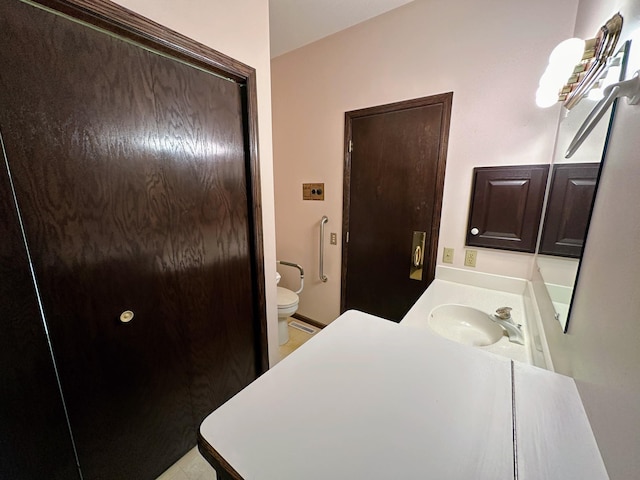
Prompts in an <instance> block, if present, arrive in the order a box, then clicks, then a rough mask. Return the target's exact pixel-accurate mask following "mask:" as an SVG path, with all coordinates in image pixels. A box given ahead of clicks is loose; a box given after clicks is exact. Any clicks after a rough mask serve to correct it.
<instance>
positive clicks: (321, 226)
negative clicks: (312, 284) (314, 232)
mask: <svg viewBox="0 0 640 480" xmlns="http://www.w3.org/2000/svg"><path fill="white" fill-rule="evenodd" d="M328 221H329V218H328V217H327V216H326V215H324V216H323V217H322V220H320V280H322V281H323V282H326V281H327V280H329V278H328V277H327V276H326V275H325V274H324V226H325V224H326V223H327V222H328Z"/></svg>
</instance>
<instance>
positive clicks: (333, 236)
mask: <svg viewBox="0 0 640 480" xmlns="http://www.w3.org/2000/svg"><path fill="white" fill-rule="evenodd" d="M329 243H330V244H331V245H337V244H338V234H337V233H333V232H331V235H330V236H329Z"/></svg>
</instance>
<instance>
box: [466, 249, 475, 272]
mask: <svg viewBox="0 0 640 480" xmlns="http://www.w3.org/2000/svg"><path fill="white" fill-rule="evenodd" d="M477 256H478V251H477V250H465V251H464V266H465V267H473V268H475V267H476V257H477Z"/></svg>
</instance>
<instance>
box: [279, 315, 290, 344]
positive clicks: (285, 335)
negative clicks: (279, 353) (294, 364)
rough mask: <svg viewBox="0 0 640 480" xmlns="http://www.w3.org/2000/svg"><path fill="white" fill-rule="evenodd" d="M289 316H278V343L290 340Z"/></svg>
mask: <svg viewBox="0 0 640 480" xmlns="http://www.w3.org/2000/svg"><path fill="white" fill-rule="evenodd" d="M288 319H289V317H278V345H284V344H285V343H287V342H288V341H289V322H288V321H287V320H288Z"/></svg>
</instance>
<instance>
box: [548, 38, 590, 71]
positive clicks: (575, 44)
mask: <svg viewBox="0 0 640 480" xmlns="http://www.w3.org/2000/svg"><path fill="white" fill-rule="evenodd" d="M582 55H584V40H582V39H580V38H569V39H567V40H565V41H563V42H560V43H559V44H558V45H557V46H556V48H554V49H553V51H552V52H551V55H549V64H550V65H566V64H569V65H571V69H572V70H573V68H574V67H575V66H576V65H577V64H578V63H579V62H580V60H582Z"/></svg>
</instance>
